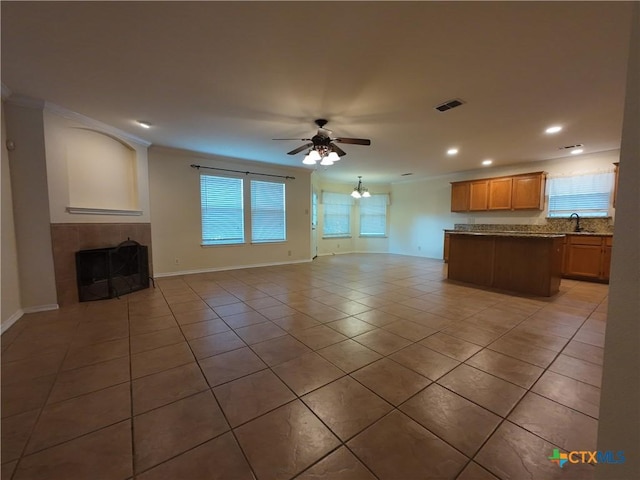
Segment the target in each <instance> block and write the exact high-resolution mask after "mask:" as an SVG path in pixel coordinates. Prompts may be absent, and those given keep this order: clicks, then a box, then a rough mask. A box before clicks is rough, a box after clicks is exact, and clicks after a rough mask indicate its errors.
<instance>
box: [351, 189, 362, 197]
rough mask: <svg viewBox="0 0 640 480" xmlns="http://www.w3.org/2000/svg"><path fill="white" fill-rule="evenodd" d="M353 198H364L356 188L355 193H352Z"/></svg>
mask: <svg viewBox="0 0 640 480" xmlns="http://www.w3.org/2000/svg"><path fill="white" fill-rule="evenodd" d="M351 196H352V197H353V198H360V197H362V195H360V192H359V191H358V189H356V188H354V189H353V192H351Z"/></svg>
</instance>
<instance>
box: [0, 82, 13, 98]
mask: <svg viewBox="0 0 640 480" xmlns="http://www.w3.org/2000/svg"><path fill="white" fill-rule="evenodd" d="M0 85H2V100H6V99H7V98H9V97H10V96H11V89H10V88H9V87H7V86H6V85H5V84H4V83H0Z"/></svg>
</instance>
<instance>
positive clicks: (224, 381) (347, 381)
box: [2, 255, 608, 480]
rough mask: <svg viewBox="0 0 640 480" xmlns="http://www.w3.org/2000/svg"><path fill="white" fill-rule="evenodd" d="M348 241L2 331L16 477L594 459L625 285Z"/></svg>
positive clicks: (279, 475)
mask: <svg viewBox="0 0 640 480" xmlns="http://www.w3.org/2000/svg"><path fill="white" fill-rule="evenodd" d="M445 272H446V266H443V264H442V263H441V262H439V261H435V260H428V259H420V258H412V257H403V256H394V255H341V256H331V257H321V258H318V259H316V260H315V261H314V262H313V263H309V264H299V265H287V266H278V267H269V268H254V269H245V270H235V271H228V272H216V273H207V274H198V275H189V276H183V277H172V278H161V279H158V281H157V282H156V288H151V289H148V290H145V291H142V292H137V293H135V294H131V295H128V296H125V297H122V298H121V299H119V300H118V299H114V300H109V301H102V302H92V303H83V304H79V305H77V306H73V307H69V308H64V309H61V310H59V311H53V312H42V313H37V314H29V315H25V316H24V317H23V318H22V319H21V320H20V321H18V322H17V323H16V324H15V325H14V326H13V327H12V328H10V329H9V330H8V331H7V332H6V333H5V334H4V335H2V478H3V479H7V480H8V479H10V478H11V479H14V480H24V479H36V478H37V479H65V480H69V479H92V480H93V479H130V478H136V479H140V480H152V479H171V480H174V479H178V480H181V479H186V480H189V479H207V480H209V479H225V480H226V479H244V478H246V479H251V478H257V479H259V480H271V479H289V478H297V479H305V480H307V479H347V480H358V479H374V478H380V479H399V480H410V479H435V478H437V479H458V480H485V479H486V480H489V479H496V478H498V479H502V480H506V479H516V480H521V479H524V478H540V479H545V480H546V479H554V478H561V477H562V478H564V479H568V478H580V479H582V480H584V479H589V478H592V477H593V471H594V468H593V467H591V466H590V465H570V466H569V468H563V469H562V470H560V469H559V468H558V467H557V466H556V465H553V464H552V463H551V462H550V461H549V460H548V459H547V457H548V456H549V455H551V453H552V451H553V449H554V448H559V449H561V450H593V449H595V446H596V443H595V442H596V429H597V415H598V402H599V396H600V377H601V373H602V352H603V340H604V327H605V322H606V295H607V291H608V290H607V286H606V285H599V284H592V283H583V282H575V281H567V280H565V281H563V282H562V288H561V292H560V293H559V294H558V295H556V296H555V297H553V298H551V299H545V298H530V297H523V296H514V295H508V294H504V293H497V292H493V291H486V290H480V289H475V288H470V287H468V286H464V285H460V284H452V283H449V282H448V281H446V279H445V277H446V273H445Z"/></svg>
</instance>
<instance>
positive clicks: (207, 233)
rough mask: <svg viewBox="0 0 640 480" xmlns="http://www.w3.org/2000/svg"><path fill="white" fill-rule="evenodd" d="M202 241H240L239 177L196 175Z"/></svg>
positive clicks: (211, 243)
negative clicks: (197, 178) (198, 176)
mask: <svg viewBox="0 0 640 480" xmlns="http://www.w3.org/2000/svg"><path fill="white" fill-rule="evenodd" d="M200 205H201V210H202V244H203V245H226V244H237V243H244V205H243V198H242V179H239V178H228V177H215V176H212V175H200Z"/></svg>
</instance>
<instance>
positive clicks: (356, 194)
mask: <svg viewBox="0 0 640 480" xmlns="http://www.w3.org/2000/svg"><path fill="white" fill-rule="evenodd" d="M351 196H352V197H353V198H368V197H370V196H371V194H370V193H369V190H368V189H366V188H364V187H363V186H362V175H358V186H356V188H354V189H353V192H351Z"/></svg>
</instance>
